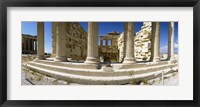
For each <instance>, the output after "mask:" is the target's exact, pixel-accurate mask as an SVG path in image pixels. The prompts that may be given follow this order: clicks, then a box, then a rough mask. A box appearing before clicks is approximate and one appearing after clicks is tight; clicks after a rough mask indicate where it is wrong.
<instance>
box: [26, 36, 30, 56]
mask: <svg viewBox="0 0 200 107" xmlns="http://www.w3.org/2000/svg"><path fill="white" fill-rule="evenodd" d="M27 41H28V53H30V38H27Z"/></svg>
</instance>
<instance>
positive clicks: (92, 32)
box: [85, 22, 100, 64]
mask: <svg viewBox="0 0 200 107" xmlns="http://www.w3.org/2000/svg"><path fill="white" fill-rule="evenodd" d="M87 39H88V41H87V58H86V61H85V63H87V64H97V63H98V62H100V61H99V52H98V22H88V38H87Z"/></svg>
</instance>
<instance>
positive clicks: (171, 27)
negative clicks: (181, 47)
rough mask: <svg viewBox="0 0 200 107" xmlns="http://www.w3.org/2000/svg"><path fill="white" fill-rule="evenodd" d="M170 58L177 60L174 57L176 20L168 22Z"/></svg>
mask: <svg viewBox="0 0 200 107" xmlns="http://www.w3.org/2000/svg"><path fill="white" fill-rule="evenodd" d="M167 59H169V60H172V61H173V60H175V58H174V22H169V23H168V58H167Z"/></svg>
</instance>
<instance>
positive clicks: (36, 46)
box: [35, 40, 37, 53]
mask: <svg viewBox="0 0 200 107" xmlns="http://www.w3.org/2000/svg"><path fill="white" fill-rule="evenodd" d="M35 52H36V53H37V40H35Z"/></svg>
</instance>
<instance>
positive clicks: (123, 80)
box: [29, 65, 178, 85]
mask: <svg viewBox="0 0 200 107" xmlns="http://www.w3.org/2000/svg"><path fill="white" fill-rule="evenodd" d="M29 67H30V68H31V70H34V71H37V72H39V73H41V74H44V75H47V76H50V77H53V78H57V79H60V80H65V81H67V82H72V83H78V84H95V85H100V84H102V85H105V84H112V85H115V84H127V83H131V82H133V81H141V80H149V79H153V78H157V77H159V76H161V75H162V72H164V74H168V73H172V72H176V71H178V67H173V68H172V69H165V70H160V71H155V72H150V73H145V74H137V75H128V76H113V77H96V76H83V75H75V74H68V73H64V72H58V71H54V70H49V69H44V68H41V67H36V66H34V65H29Z"/></svg>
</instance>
